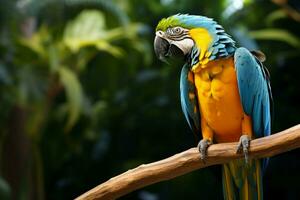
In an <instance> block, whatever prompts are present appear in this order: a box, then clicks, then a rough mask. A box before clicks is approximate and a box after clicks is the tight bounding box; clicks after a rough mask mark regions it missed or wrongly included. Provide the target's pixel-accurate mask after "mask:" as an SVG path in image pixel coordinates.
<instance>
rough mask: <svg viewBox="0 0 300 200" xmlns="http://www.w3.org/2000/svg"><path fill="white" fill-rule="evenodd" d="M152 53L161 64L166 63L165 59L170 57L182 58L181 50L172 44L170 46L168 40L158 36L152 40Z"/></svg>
mask: <svg viewBox="0 0 300 200" xmlns="http://www.w3.org/2000/svg"><path fill="white" fill-rule="evenodd" d="M154 51H155V54H156V56H157V57H158V58H159V59H160V60H161V61H163V62H167V58H170V57H175V58H176V57H181V56H184V53H183V51H182V50H181V49H179V48H178V47H177V46H176V45H174V44H170V43H169V41H168V40H166V39H164V38H162V37H160V36H158V35H156V36H155V39H154ZM167 63H168V62H167Z"/></svg>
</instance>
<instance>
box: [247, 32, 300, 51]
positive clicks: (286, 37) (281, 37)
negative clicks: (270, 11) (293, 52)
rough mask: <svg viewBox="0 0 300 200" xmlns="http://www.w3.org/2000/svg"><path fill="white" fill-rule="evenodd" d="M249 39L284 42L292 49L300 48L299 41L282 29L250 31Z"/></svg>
mask: <svg viewBox="0 0 300 200" xmlns="http://www.w3.org/2000/svg"><path fill="white" fill-rule="evenodd" d="M249 35H250V37H252V38H254V39H260V40H277V41H282V42H286V43H288V44H289V45H291V46H293V47H297V48H299V47H300V39H299V38H298V37H296V36H295V35H293V34H291V33H290V32H288V31H286V30H282V29H263V30H258V31H250V32H249Z"/></svg>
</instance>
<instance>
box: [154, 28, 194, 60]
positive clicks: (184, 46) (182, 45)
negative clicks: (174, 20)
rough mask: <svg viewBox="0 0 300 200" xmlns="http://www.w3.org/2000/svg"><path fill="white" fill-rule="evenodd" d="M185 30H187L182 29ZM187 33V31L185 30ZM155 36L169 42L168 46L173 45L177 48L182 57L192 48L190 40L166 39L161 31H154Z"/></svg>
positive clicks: (192, 43) (192, 42)
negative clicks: (182, 54)
mask: <svg viewBox="0 0 300 200" xmlns="http://www.w3.org/2000/svg"><path fill="white" fill-rule="evenodd" d="M184 30H187V29H184ZM187 31H188V30H187ZM155 34H156V36H159V37H161V38H163V39H165V40H167V41H168V42H169V44H173V45H175V46H177V47H178V48H179V49H180V50H181V51H182V52H183V53H184V55H186V54H188V53H189V52H190V51H191V49H192V48H193V46H194V44H195V43H194V41H193V40H192V39H191V38H185V39H183V40H178V41H177V40H171V39H169V38H168V37H167V35H166V33H165V32H163V31H156V33H155Z"/></svg>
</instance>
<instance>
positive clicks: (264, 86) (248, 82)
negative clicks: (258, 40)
mask: <svg viewBox="0 0 300 200" xmlns="http://www.w3.org/2000/svg"><path fill="white" fill-rule="evenodd" d="M234 62H235V68H236V73H237V80H238V88H239V93H240V97H241V101H242V105H243V109H244V112H245V113H246V114H247V115H249V116H251V119H252V128H253V132H254V135H255V137H256V138H257V137H263V136H268V135H270V133H271V100H272V94H271V87H270V81H269V77H268V74H267V71H265V68H264V67H263V65H262V64H261V62H260V61H259V60H258V59H257V58H256V57H254V56H253V55H252V54H251V53H250V52H249V51H248V50H247V49H245V48H238V49H237V50H236V52H235V54H234Z"/></svg>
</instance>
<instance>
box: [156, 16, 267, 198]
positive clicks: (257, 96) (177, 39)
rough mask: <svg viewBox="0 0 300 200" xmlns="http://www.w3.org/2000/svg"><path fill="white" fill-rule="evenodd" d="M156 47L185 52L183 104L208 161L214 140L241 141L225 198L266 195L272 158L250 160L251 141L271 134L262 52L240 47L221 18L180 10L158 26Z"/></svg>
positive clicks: (226, 170) (169, 53)
mask: <svg viewBox="0 0 300 200" xmlns="http://www.w3.org/2000/svg"><path fill="white" fill-rule="evenodd" d="M154 50H155V53H156V55H157V57H158V58H159V59H161V60H163V61H166V60H167V59H168V58H170V57H183V58H184V60H185V64H184V66H183V68H182V70H181V76H180V97H181V106H182V110H183V113H184V116H185V118H186V120H187V122H188V125H189V126H190V128H191V129H192V131H193V132H194V133H195V134H196V135H200V138H201V140H200V141H199V143H198V148H199V151H200V158H201V159H202V160H203V161H205V157H206V152H207V148H208V147H209V145H211V144H212V143H224V142H238V146H237V153H243V154H244V157H245V158H243V159H237V160H234V161H231V162H229V163H228V164H224V165H223V166H222V177H223V181H222V183H223V194H224V199H230V200H232V199H263V189H262V174H263V172H264V169H265V167H266V165H267V159H263V160H258V159H251V160H249V159H248V151H249V146H250V141H251V139H253V138H258V137H264V136H267V135H270V133H271V109H272V94H271V87H270V79H269V72H268V71H267V69H266V68H265V67H264V66H263V64H262V62H263V61H264V59H265V57H264V54H263V53H262V52H260V51H253V52H250V51H249V50H247V49H246V48H243V47H240V48H237V47H236V45H235V41H234V40H233V39H232V37H231V36H230V35H229V34H227V33H226V32H225V30H224V28H223V27H222V26H221V25H219V24H218V23H217V22H216V21H214V20H213V19H211V18H208V17H205V16H196V15H188V14H176V15H173V16H170V17H168V18H163V19H162V20H161V21H160V22H159V23H158V25H157V27H156V36H155V39H154Z"/></svg>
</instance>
